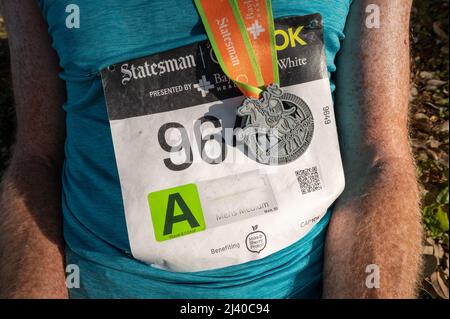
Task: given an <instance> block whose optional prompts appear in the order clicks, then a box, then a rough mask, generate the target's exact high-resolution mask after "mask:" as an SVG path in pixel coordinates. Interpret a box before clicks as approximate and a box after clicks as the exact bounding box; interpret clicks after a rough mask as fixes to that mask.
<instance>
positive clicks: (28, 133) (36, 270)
mask: <svg viewBox="0 0 450 319" xmlns="http://www.w3.org/2000/svg"><path fill="white" fill-rule="evenodd" d="M1 4H2V14H3V16H4V18H5V21H6V26H7V31H8V43H9V47H10V52H11V54H10V56H11V72H12V80H13V87H14V102H15V107H16V117H17V133H16V146H15V148H14V153H13V156H12V160H11V165H10V166H9V168H8V170H7V172H6V174H5V176H4V178H3V181H2V183H1V188H0V297H7V298H24V297H28V298H49V297H52V298H65V297H67V289H66V286H65V272H64V262H63V238H62V235H61V230H62V225H61V224H62V223H61V219H62V216H61V215H62V214H61V208H60V201H61V200H60V183H61V168H62V163H63V158H64V140H65V118H64V112H63V110H62V105H63V103H64V101H65V100H66V97H65V85H64V82H63V81H62V80H61V79H59V78H58V72H59V71H60V69H59V66H58V58H57V55H56V52H55V51H54V50H53V49H52V48H51V39H50V36H49V35H48V33H47V25H46V24H45V21H44V20H43V18H42V15H41V13H40V11H39V8H38V5H37V2H36V1H35V0H22V1H1ZM25 62H26V63H25Z"/></svg>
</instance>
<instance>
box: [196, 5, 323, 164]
mask: <svg viewBox="0 0 450 319" xmlns="http://www.w3.org/2000/svg"><path fill="white" fill-rule="evenodd" d="M195 4H196V6H197V9H198V11H199V13H200V17H201V19H202V22H203V25H204V27H205V29H206V33H207V34H208V38H209V40H210V42H211V45H212V47H213V49H214V53H215V54H216V57H217V60H218V61H219V64H220V66H221V68H222V70H223V72H224V73H225V74H226V75H227V76H228V77H229V78H230V79H231V80H233V82H234V83H235V84H236V86H237V87H238V88H239V89H240V90H241V91H242V92H243V94H244V95H245V96H246V97H247V98H246V99H245V100H244V102H243V104H242V106H240V107H239V108H238V109H237V115H238V116H240V117H242V118H243V121H244V127H243V128H242V129H241V130H239V131H238V132H237V134H236V138H237V140H238V141H240V142H242V143H244V144H245V145H247V147H248V149H249V150H250V152H251V155H252V156H253V157H254V159H255V160H256V161H257V162H259V163H263V164H269V165H277V164H286V163H290V162H292V161H294V160H296V159H297V158H299V157H300V156H301V155H302V154H303V153H304V152H305V150H306V149H307V148H308V146H309V144H310V142H311V139H312V135H313V131H314V120H313V116H312V113H311V110H310V109H309V107H308V105H307V104H306V103H305V102H304V101H303V100H302V99H301V98H300V97H298V96H296V95H293V94H290V93H287V92H283V90H282V89H281V88H280V85H279V83H280V80H279V75H278V60H277V52H276V49H275V32H274V25H273V13H272V4H271V1H270V0H216V1H210V0H195Z"/></svg>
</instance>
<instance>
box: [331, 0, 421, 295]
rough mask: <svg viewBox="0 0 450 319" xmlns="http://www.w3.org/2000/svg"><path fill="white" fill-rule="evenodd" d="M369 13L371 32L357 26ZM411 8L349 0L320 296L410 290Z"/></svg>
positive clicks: (414, 263) (414, 274)
mask: <svg viewBox="0 0 450 319" xmlns="http://www.w3.org/2000/svg"><path fill="white" fill-rule="evenodd" d="M369 5H371V6H372V7H369V10H368V11H369V13H368V12H366V9H367V8H368V6H369ZM374 5H375V6H376V7H373V6H374ZM371 8H375V10H377V8H378V9H379V12H380V27H379V28H368V25H367V24H366V23H367V22H366V19H367V16H368V15H369V14H370V13H372V11H371ZM410 9H411V1H410V0H358V1H353V5H352V7H351V11H350V15H349V17H348V21H347V28H346V29H347V30H346V39H345V41H344V42H343V47H342V51H341V53H340V56H339V58H338V69H337V70H338V72H337V77H336V83H337V91H336V118H337V124H338V130H339V137H340V143H341V152H342V159H343V164H344V171H345V176H346V188H345V191H344V193H343V194H342V195H341V197H340V198H339V199H338V201H337V202H336V205H335V209H334V213H333V217H332V219H331V222H330V225H329V229H328V234H327V240H326V245H325V267H324V297H325V298H412V297H415V296H416V293H417V291H416V289H417V281H418V274H419V271H420V264H421V263H420V261H421V257H420V252H421V238H422V228H421V223H420V213H419V211H420V210H419V204H418V203H419V196H418V185H417V181H416V170H415V166H414V162H413V158H412V156H411V152H410V148H409V140H408V125H407V124H408V97H409V79H410V71H409V63H410V56H409V16H410ZM375 14H376V11H375ZM375 18H376V17H375ZM377 275H379V277H378V276H377Z"/></svg>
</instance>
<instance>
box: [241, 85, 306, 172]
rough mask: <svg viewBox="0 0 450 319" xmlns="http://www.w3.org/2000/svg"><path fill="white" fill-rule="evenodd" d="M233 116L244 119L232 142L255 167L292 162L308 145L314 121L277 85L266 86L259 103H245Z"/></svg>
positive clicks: (297, 99) (250, 100) (303, 106)
mask: <svg viewBox="0 0 450 319" xmlns="http://www.w3.org/2000/svg"><path fill="white" fill-rule="evenodd" d="M237 114H238V115H239V116H241V117H243V118H244V127H242V128H241V129H240V130H238V131H237V132H236V139H237V141H238V142H240V143H243V144H244V145H246V146H247V147H248V154H247V155H248V156H251V157H252V158H253V159H254V160H255V161H257V162H259V163H262V164H267V165H281V164H287V163H290V162H293V161H295V160H296V159H298V158H299V157H300V156H302V154H303V153H304V152H305V151H306V149H307V148H308V146H309V144H310V143H311V140H312V136H313V133H314V119H313V115H312V113H311V110H310V108H309V107H308V105H307V104H306V103H305V101H303V100H302V99H301V98H300V97H298V96H296V95H294V94H291V93H287V92H283V90H282V89H281V88H280V87H279V86H278V85H277V84H271V85H269V86H268V87H267V89H266V90H265V91H264V92H263V94H262V97H261V98H260V99H253V98H247V99H245V100H244V103H243V104H242V106H240V107H238V109H237Z"/></svg>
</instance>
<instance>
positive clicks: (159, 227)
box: [148, 184, 206, 241]
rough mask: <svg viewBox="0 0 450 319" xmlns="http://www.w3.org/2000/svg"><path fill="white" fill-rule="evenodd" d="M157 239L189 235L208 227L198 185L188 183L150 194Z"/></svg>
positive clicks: (151, 212)
mask: <svg viewBox="0 0 450 319" xmlns="http://www.w3.org/2000/svg"><path fill="white" fill-rule="evenodd" d="M148 203H149V205H150V214H151V216H152V222H153V229H154V232H155V238H156V240H157V241H164V240H168V239H173V238H176V237H180V236H185V235H189V234H192V233H195V232H198V231H202V230H204V229H205V228H206V226H205V220H204V218H203V211H202V206H201V203H200V197H199V196H198V191H197V186H196V185H195V184H187V185H183V186H178V187H174V188H169V189H164V190H161V191H157V192H152V193H150V194H149V195H148Z"/></svg>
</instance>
